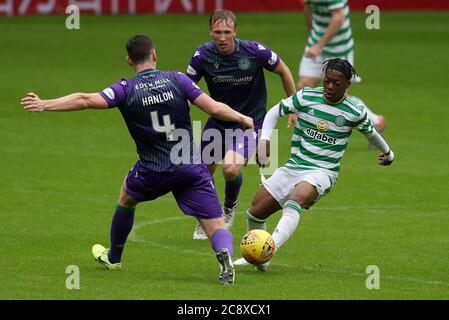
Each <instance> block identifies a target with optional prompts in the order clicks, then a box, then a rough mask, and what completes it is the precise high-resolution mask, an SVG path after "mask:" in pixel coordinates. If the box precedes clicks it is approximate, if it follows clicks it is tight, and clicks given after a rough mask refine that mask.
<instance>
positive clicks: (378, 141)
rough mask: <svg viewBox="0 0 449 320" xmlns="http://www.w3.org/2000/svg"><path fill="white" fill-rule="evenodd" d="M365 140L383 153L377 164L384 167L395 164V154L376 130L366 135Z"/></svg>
mask: <svg viewBox="0 0 449 320" xmlns="http://www.w3.org/2000/svg"><path fill="white" fill-rule="evenodd" d="M364 136H365V138H366V139H367V140H368V141H369V142H370V143H371V144H373V145H375V146H376V147H377V148H378V149H379V150H380V151H381V152H382V153H381V154H380V155H379V156H378V157H377V163H378V164H380V165H382V166H389V165H390V164H392V163H393V160H394V153H393V151H392V150H391V149H390V146H389V145H388V144H387V142H386V141H385V139H384V138H383V137H382V136H381V135H380V134H379V133H378V132H377V131H376V130H375V129H373V131H370V132H368V133H365V134H364Z"/></svg>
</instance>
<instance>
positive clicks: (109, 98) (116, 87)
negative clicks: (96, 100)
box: [100, 79, 131, 108]
mask: <svg viewBox="0 0 449 320" xmlns="http://www.w3.org/2000/svg"><path fill="white" fill-rule="evenodd" d="M130 91H131V88H130V86H129V81H128V80H127V79H122V80H120V81H117V82H116V83H114V84H112V85H110V86H109V87H107V88H106V89H104V90H103V91H101V92H100V95H101V96H102V97H103V99H104V100H106V102H107V103H108V106H109V108H114V107H118V106H120V105H122V104H123V103H125V101H126V98H127V96H128V94H129V92H130Z"/></svg>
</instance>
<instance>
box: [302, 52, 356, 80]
mask: <svg viewBox="0 0 449 320" xmlns="http://www.w3.org/2000/svg"><path fill="white" fill-rule="evenodd" d="M339 58H342V59H346V60H348V61H349V62H350V63H351V64H352V66H354V51H351V52H349V53H348V56H347V57H339ZM328 59H330V58H324V57H323V56H321V55H320V56H317V57H316V58H314V59H313V58H308V57H306V55H305V51H304V54H303V55H302V59H301V62H300V64H299V76H300V77H311V78H317V79H323V77H324V74H323V67H324V65H323V62H324V61H326V60H328ZM351 82H353V83H359V82H362V78H360V77H358V76H357V77H352V79H351Z"/></svg>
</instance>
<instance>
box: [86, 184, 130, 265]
mask: <svg viewBox="0 0 449 320" xmlns="http://www.w3.org/2000/svg"><path fill="white" fill-rule="evenodd" d="M137 204H138V202H137V201H136V200H135V199H134V198H133V197H132V196H130V195H129V194H128V193H127V192H126V178H125V181H123V184H122V187H121V189H120V195H119V199H118V203H117V206H116V208H115V212H114V216H113V218H112V223H111V233H110V239H111V244H110V249H107V248H105V247H103V246H102V245H100V244H95V245H94V246H93V247H92V254H93V255H94V258H95V259H96V260H97V261H98V262H99V263H101V264H102V265H104V266H105V267H106V268H107V269H109V270H118V269H121V258H122V253H123V249H124V247H125V243H126V240H127V238H128V235H129V233H130V232H131V230H132V227H133V224H134V212H135V208H136V205H137Z"/></svg>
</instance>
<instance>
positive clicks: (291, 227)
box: [272, 200, 302, 250]
mask: <svg viewBox="0 0 449 320" xmlns="http://www.w3.org/2000/svg"><path fill="white" fill-rule="evenodd" d="M301 211H302V209H301V206H300V205H299V204H298V203H296V202H295V201H292V200H288V201H287V202H285V204H284V207H283V208H282V217H281V219H280V220H279V222H278V224H277V226H276V229H274V232H273V235H272V237H273V240H274V243H275V244H276V250H278V249H279V248H280V247H281V246H282V245H283V244H284V243H285V242H286V241H287V240H288V239H289V238H290V236H291V235H292V234H293V232H295V230H296V227H297V226H298V223H299V217H300V215H301Z"/></svg>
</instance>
